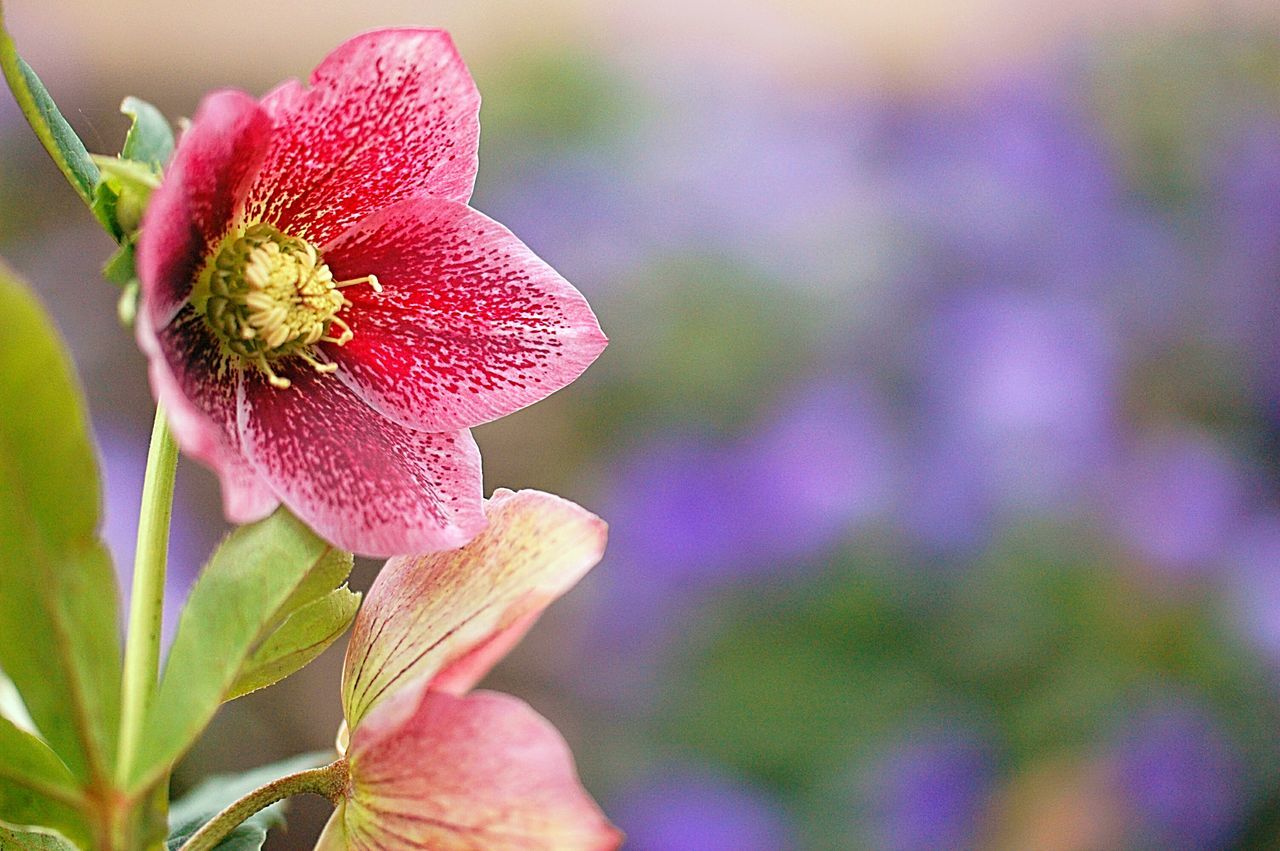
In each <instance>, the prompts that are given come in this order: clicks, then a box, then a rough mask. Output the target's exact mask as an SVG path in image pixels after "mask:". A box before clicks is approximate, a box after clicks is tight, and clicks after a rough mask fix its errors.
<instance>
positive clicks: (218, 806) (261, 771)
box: [0, 753, 333, 851]
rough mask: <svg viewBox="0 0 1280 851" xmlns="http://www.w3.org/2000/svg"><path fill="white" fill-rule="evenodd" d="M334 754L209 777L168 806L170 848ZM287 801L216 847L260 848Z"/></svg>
mask: <svg viewBox="0 0 1280 851" xmlns="http://www.w3.org/2000/svg"><path fill="white" fill-rule="evenodd" d="M332 758H333V756H332V754H328V753H310V754H303V755H301V756H295V757H291V758H289V759H286V760H282V761H280V762H276V763H272V764H271V765H265V766H262V767H261V768H255V769H252V770H251V771H246V772H244V773H243V774H221V775H217V776H214V777H209V778H206V779H205V780H204V781H202V782H201V783H200V785H199V786H197V787H196V788H195V789H193V790H191V792H189V793H188V794H187V795H185V796H183V798H182V799H181V800H178V801H176V802H175V803H174V805H173V807H172V808H171V809H170V810H169V831H170V833H169V838H168V840H167V841H166V844H165V847H166V849H167V851H177V849H179V848H181V847H182V843H184V842H186V841H187V840H188V839H190V838H191V836H192V835H193V834H194V833H195V832H196V831H197V830H199V829H200V828H201V827H203V826H204V824H205V822H207V821H209V819H211V818H213V817H214V816H216V815H217V814H218V813H220V812H222V810H223V809H225V808H226V807H227V806H229V805H231V804H233V803H235V802H236V801H237V800H239V799H240V798H242V797H244V796H245V795H247V794H249V793H250V792H252V791H253V790H254V789H257V788H258V787H260V786H265V785H266V784H268V783H270V782H271V781H273V780H276V779H278V778H280V777H284V776H285V775H288V774H294V773H296V772H299V771H306V770H307V769H308V768H316V767H318V766H321V765H324V764H325V763H326V762H328V761H329V760H330V759H332ZM284 805H285V802H284V801H281V802H280V803H277V804H272V805H271V806H269V807H267V808H266V809H263V810H260V811H258V812H257V813H255V814H254V815H252V816H250V817H249V818H248V819H247V820H246V821H245V822H244V823H242V824H241V825H240V826H239V827H237V828H236V829H235V830H233V831H231V833H229V834H227V836H226V838H225V839H223V840H222V841H221V842H220V843H218V845H217V846H216V848H218V849H219V851H258V849H259V848H261V847H262V844H263V843H264V842H266V841H267V831H268V830H269V829H270V828H273V827H279V826H282V825H283V824H284ZM0 847H2V846H0Z"/></svg>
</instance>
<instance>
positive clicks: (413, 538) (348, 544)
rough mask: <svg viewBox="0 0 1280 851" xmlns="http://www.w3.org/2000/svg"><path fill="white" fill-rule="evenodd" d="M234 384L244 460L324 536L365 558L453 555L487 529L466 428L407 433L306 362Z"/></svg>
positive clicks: (251, 373)
mask: <svg viewBox="0 0 1280 851" xmlns="http://www.w3.org/2000/svg"><path fill="white" fill-rule="evenodd" d="M277 371H278V372H279V374H280V375H282V376H287V377H288V378H289V379H290V380H291V381H292V382H293V386H291V387H289V388H287V389H280V388H276V387H272V386H271V385H270V384H269V383H267V381H266V378H265V377H264V376H263V375H262V374H261V373H259V372H258V371H256V370H253V369H249V370H246V371H245V372H244V377H243V379H242V380H241V383H240V405H239V416H240V436H241V440H242V441H243V445H244V449H245V453H246V455H248V457H249V458H250V459H251V460H252V461H253V462H254V464H255V465H256V467H257V469H258V472H259V473H260V474H261V475H262V476H263V478H265V479H266V480H267V482H268V483H269V484H270V485H271V488H272V490H274V491H275V492H276V493H277V494H278V495H279V496H280V498H281V499H282V500H283V501H284V503H285V505H287V506H289V508H290V509H291V510H292V511H293V512H294V513H295V514H297V515H298V517H300V518H302V520H304V521H305V522H306V523H307V525H309V526H311V528H313V529H314V530H315V531H316V532H317V533H318V534H319V535H320V536H321V537H323V538H325V539H326V540H328V541H330V542H332V543H333V544H336V545H337V546H339V547H341V548H342V549H345V550H351V551H353V552H356V553H359V554H361V555H366V556H377V557H387V556H392V555H396V554H399V553H426V552H433V551H436V550H444V549H452V548H453V547H458V546H461V545H462V544H465V543H466V542H467V541H469V540H471V538H473V537H474V536H475V535H476V534H477V533H478V532H480V531H481V530H482V529H483V528H484V526H485V519H484V513H483V508H482V498H481V483H480V452H479V450H478V449H477V448H476V444H475V441H474V440H473V439H472V438H471V434H470V432H467V431H455V432H447V433H428V432H422V431H413V430H411V429H407V428H404V427H403V426H400V425H397V424H396V423H393V422H391V421H390V420H388V419H386V418H385V417H382V416H380V415H379V414H378V413H377V412H376V411H374V410H373V409H372V408H370V407H369V406H368V405H366V404H364V403H363V402H361V401H360V400H359V399H358V398H356V397H355V395H353V394H352V393H351V391H350V390H348V389H347V388H346V386H344V385H343V384H342V382H340V381H338V380H337V379H336V378H335V377H334V376H332V375H321V374H319V373H317V372H315V371H314V370H313V369H311V368H310V367H309V366H306V365H300V366H293V367H289V366H282V367H281V368H279V369H278V370H277Z"/></svg>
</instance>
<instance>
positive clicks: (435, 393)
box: [324, 197, 607, 431]
mask: <svg viewBox="0 0 1280 851" xmlns="http://www.w3.org/2000/svg"><path fill="white" fill-rule="evenodd" d="M324 255H325V261H326V262H327V263H328V264H329V267H330V268H331V269H332V270H333V272H334V275H335V277H336V278H338V279H339V280H345V279H352V278H358V277H362V276H364V275H369V274H375V275H377V276H378V279H379V281H380V282H381V284H382V292H380V293H379V292H376V291H374V290H373V289H372V288H370V287H368V286H359V287H351V288H348V289H347V290H345V292H346V294H347V295H348V296H349V297H350V298H351V300H352V302H353V303H354V304H353V306H352V307H351V308H350V309H348V310H347V311H345V312H344V313H343V314H342V316H343V319H344V320H345V321H346V322H347V323H348V324H350V325H351V328H352V330H353V331H355V338H354V339H352V340H351V341H350V342H349V343H348V344H347V345H345V346H342V347H338V346H332V345H329V346H327V347H326V354H327V356H328V357H329V358H330V359H331V360H333V361H334V362H335V363H337V364H338V367H339V372H338V375H339V377H341V378H342V380H343V381H345V382H346V383H347V384H349V385H350V386H351V387H352V388H353V389H354V390H355V391H356V392H357V393H359V394H360V395H361V397H362V398H364V399H365V400H366V401H367V402H369V404H370V405H373V406H374V407H375V408H377V409H378V410H379V411H381V412H382V413H383V414H385V415H387V416H389V417H391V418H393V419H395V420H397V421H398V422H401V423H404V424H405V425H407V426H410V427H411V428H422V429H426V430H429V431H441V430H447V429H455V428H469V427H471V426H474V425H479V424H480V423H484V422H488V421H490V420H494V419H497V418H498V417H501V416H504V415H506V414H509V413H511V412H512V411H515V410H517V409H518V408H522V407H524V406H525V405H529V404H531V403H533V402H536V401H538V400H539V399H542V398H544V397H546V396H547V395H549V394H551V393H553V392H555V391H556V390H559V389H560V388H561V387H564V386H565V385H566V384H568V383H570V382H571V381H573V380H574V379H575V378H577V377H578V376H579V375H580V374H581V373H582V371H583V370H584V369H586V368H587V366H588V365H590V364H591V362H592V361H594V360H595V359H596V357H597V356H599V354H600V352H601V351H602V350H603V349H604V347H605V344H606V342H607V340H606V339H605V336H604V334H603V333H602V332H601V331H600V325H599V323H598V322H597V321H596V317H595V314H593V313H592V312H591V308H590V307H589V306H588V305H587V302H586V299H584V298H583V297H582V294H581V293H579V292H578V291H577V290H576V289H574V288H573V286H572V285H571V284H570V283H569V282H568V281H566V280H565V279H564V278H562V277H560V275H559V274H557V273H556V271H555V270H554V269H552V268H551V267H550V266H548V265H547V264H546V263H544V262H543V261H542V260H540V259H539V258H538V257H537V256H536V255H535V254H534V253H533V252H532V251H530V250H529V249H528V248H527V247H526V246H525V245H524V243H522V242H520V240H518V239H516V237H515V236H513V235H512V234H511V232H510V231H509V230H507V229H506V228H504V227H503V226H502V225H500V224H498V223H497V222H495V221H493V220H492V219H489V218H487V217H486V216H484V215H483V214H481V213H478V212H476V211H475V210H472V209H471V208H469V207H467V206H465V205H463V204H460V203H456V202H453V201H446V200H441V199H437V198H425V197H421V198H414V199H411V200H408V201H404V202H402V203H400V204H397V205H395V206H394V207H391V208H388V209H386V210H383V211H381V212H380V213H377V214H375V215H373V216H370V217H369V218H367V219H365V220H364V221H362V222H361V223H360V224H359V225H357V226H356V227H354V228H352V229H351V230H349V231H347V232H346V233H344V234H343V235H342V236H341V237H339V238H338V239H337V240H336V241H335V242H333V243H332V244H331V245H328V246H325V249H324Z"/></svg>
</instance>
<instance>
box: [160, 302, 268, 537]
mask: <svg viewBox="0 0 1280 851" xmlns="http://www.w3.org/2000/svg"><path fill="white" fill-rule="evenodd" d="M137 333H138V342H139V345H140V346H141V347H142V350H143V352H145V353H146V355H147V359H148V361H149V370H148V373H149V375H150V378H151V388H152V391H153V392H154V393H155V396H156V399H157V400H158V401H159V403H160V404H161V406H163V407H164V410H165V414H166V416H167V417H168V420H169V427H170V428H171V429H172V430H173V436H174V440H175V441H177V444H178V446H179V447H180V448H181V449H182V450H183V451H184V452H186V453H187V454H188V455H190V456H191V457H193V458H196V459H197V460H199V461H201V462H203V463H204V464H205V465H206V466H208V467H209V468H210V469H212V470H213V471H214V473H216V474H217V476H218V480H219V481H220V482H221V484H222V505H223V511H224V513H225V514H226V516H227V520H229V521H230V522H232V523H252V522H254V521H256V520H261V519H262V518H263V517H266V516H267V515H268V514H270V513H271V512H272V511H274V510H275V508H276V506H278V505H279V504H280V500H278V499H277V498H276V497H275V495H274V494H273V493H272V492H271V489H270V488H269V487H267V484H266V482H264V481H263V480H262V479H261V478H260V477H259V476H258V474H257V472H256V471H255V470H254V468H253V467H252V465H250V464H249V462H248V461H246V460H245V459H244V457H243V456H242V454H241V452H240V437H239V431H238V429H237V420H236V405H237V402H236V395H237V390H236V386H237V384H238V383H239V380H240V371H239V370H238V369H236V368H234V367H233V366H232V365H231V364H229V363H228V362H227V361H226V359H225V358H224V357H223V356H222V355H221V352H220V346H219V345H218V341H217V340H215V339H214V338H213V335H212V333H211V332H210V331H209V327H208V326H207V325H206V324H205V323H204V320H202V319H201V318H200V317H199V316H197V315H196V313H195V310H194V309H193V308H192V307H191V305H189V304H188V305H186V306H184V307H183V308H182V309H181V310H180V311H179V312H178V314H177V316H175V317H174V319H173V321H172V322H171V323H169V325H168V326H167V327H166V328H165V329H164V330H163V331H161V332H160V333H159V334H157V333H156V332H155V330H154V329H153V328H152V326H151V318H150V316H149V314H148V313H147V312H145V311H141V312H139V314H138V321H137Z"/></svg>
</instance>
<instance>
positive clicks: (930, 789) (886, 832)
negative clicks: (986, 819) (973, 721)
mask: <svg viewBox="0 0 1280 851" xmlns="http://www.w3.org/2000/svg"><path fill="white" fill-rule="evenodd" d="M995 779H996V775H995V761H994V757H993V754H992V752H991V748H990V746H989V745H988V743H987V742H986V741H985V740H984V739H983V738H982V737H980V736H978V735H977V734H975V733H974V732H972V731H970V730H966V729H963V728H956V727H954V726H948V727H947V728H937V729H932V728H925V729H917V730H916V731H914V732H912V733H909V734H907V735H904V736H903V737H902V738H901V739H900V740H899V741H898V742H896V743H895V744H893V745H891V746H890V747H889V748H888V749H887V750H886V751H885V752H884V753H883V754H882V755H881V756H880V757H879V759H877V760H875V761H874V762H873V763H872V765H871V766H870V768H869V769H868V770H867V771H866V773H865V775H863V778H862V781H861V789H860V790H859V805H858V806H857V807H856V808H855V825H856V826H857V827H858V828H859V830H861V831H863V833H864V835H865V836H866V837H867V839H868V841H869V844H870V845H871V847H873V848H881V849H885V851H915V849H920V851H926V849H935V848H952V849H962V848H970V847H973V845H974V843H975V840H976V838H977V833H978V829H979V827H980V823H981V820H982V818H983V814H984V811H985V808H986V806H987V802H988V798H989V796H990V794H991V792H992V790H993V788H994V784H995Z"/></svg>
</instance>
